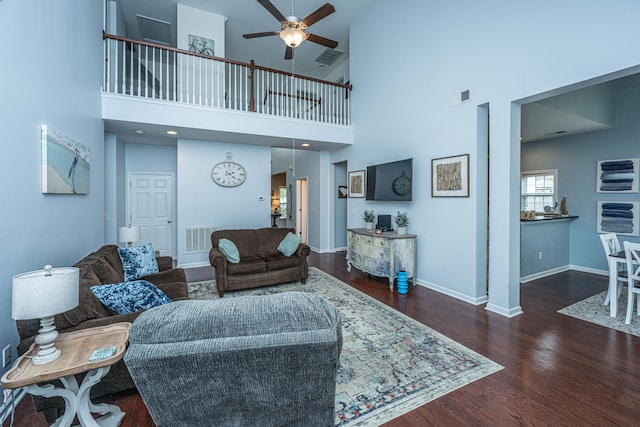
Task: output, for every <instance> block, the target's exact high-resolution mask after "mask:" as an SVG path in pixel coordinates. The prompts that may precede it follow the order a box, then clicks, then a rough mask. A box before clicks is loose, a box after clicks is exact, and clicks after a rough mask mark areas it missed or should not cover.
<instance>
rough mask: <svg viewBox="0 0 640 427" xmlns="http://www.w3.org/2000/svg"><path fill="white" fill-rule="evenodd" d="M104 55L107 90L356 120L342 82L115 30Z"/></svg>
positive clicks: (279, 113)
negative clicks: (158, 42)
mask: <svg viewBox="0 0 640 427" xmlns="http://www.w3.org/2000/svg"><path fill="white" fill-rule="evenodd" d="M149 49H151V52H149ZM104 56H105V67H104V68H103V72H104V79H103V82H104V88H103V90H104V92H107V93H116V94H123V95H129V96H139V97H148V98H153V99H163V100H167V101H169V100H172V101H179V102H185V103H189V104H193V105H202V106H207V107H215V108H228V109H233V110H239V111H252V110H253V111H254V112H256V113H258V114H269V115H276V116H280V117H287V118H296V119H303V120H309V121H317V122H322V123H333V124H338V125H350V124H351V119H350V116H351V104H350V99H349V92H350V89H349V88H348V87H346V86H343V85H336V84H332V83H329V82H322V81H320V80H317V79H312V78H307V77H303V76H299V75H295V76H294V75H291V74H290V73H286V72H280V71H277V70H271V69H267V68H262V67H260V66H257V65H255V64H253V63H251V64H243V63H238V62H236V61H228V60H224V59H214V58H211V57H205V56H202V55H198V54H194V53H193V52H188V51H185V50H180V49H175V48H171V47H166V46H159V45H155V44H152V43H146V42H138V41H135V40H130V39H126V38H124V37H118V36H111V35H106V36H105V43H104ZM149 79H151V80H149Z"/></svg>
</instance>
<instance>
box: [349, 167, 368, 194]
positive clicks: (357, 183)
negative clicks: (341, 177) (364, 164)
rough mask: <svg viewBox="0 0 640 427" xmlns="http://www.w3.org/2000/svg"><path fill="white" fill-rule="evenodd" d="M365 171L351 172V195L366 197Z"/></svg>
mask: <svg viewBox="0 0 640 427" xmlns="http://www.w3.org/2000/svg"><path fill="white" fill-rule="evenodd" d="M364 180H365V171H363V170H362V171H354V172H349V197H364V189H365V186H364V185H365V183H364Z"/></svg>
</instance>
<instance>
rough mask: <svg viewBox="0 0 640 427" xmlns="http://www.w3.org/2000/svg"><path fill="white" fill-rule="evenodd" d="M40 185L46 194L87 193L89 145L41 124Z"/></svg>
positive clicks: (89, 158)
mask: <svg viewBox="0 0 640 427" xmlns="http://www.w3.org/2000/svg"><path fill="white" fill-rule="evenodd" d="M40 143H41V150H42V168H41V169H42V172H41V180H42V183H41V187H42V192H43V193H45V194H88V193H89V175H90V174H89V166H90V161H91V156H90V153H89V148H88V147H87V146H86V145H84V144H82V143H80V142H78V141H75V140H73V139H72V138H70V137H68V136H66V135H65V134H63V133H62V132H60V131H57V130H55V129H52V128H50V127H49V126H47V125H41V126H40Z"/></svg>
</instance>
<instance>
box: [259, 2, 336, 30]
mask: <svg viewBox="0 0 640 427" xmlns="http://www.w3.org/2000/svg"><path fill="white" fill-rule="evenodd" d="M258 1H259V0H258ZM265 1H266V0H265ZM335 11H336V8H335V7H333V5H331V4H329V3H325V4H324V6H320V7H319V8H318V10H316V11H315V12H312V13H311V14H310V15H309V16H307V17H306V18H304V19H303V20H302V22H304V23H305V24H306V25H307V27H310V26H312V25H313V24H315V23H316V22H318V21H319V20H321V19H324V18H326V17H327V16H329V15H331V14H332V13H333V12H335Z"/></svg>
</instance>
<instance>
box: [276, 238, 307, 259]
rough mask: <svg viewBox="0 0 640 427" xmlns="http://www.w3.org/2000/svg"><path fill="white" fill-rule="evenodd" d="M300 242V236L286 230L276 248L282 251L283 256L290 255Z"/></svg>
mask: <svg viewBox="0 0 640 427" xmlns="http://www.w3.org/2000/svg"><path fill="white" fill-rule="evenodd" d="M300 243H302V237H301V236H297V235H295V234H293V233H292V232H288V233H287V235H286V236H284V239H282V241H281V242H280V244H279V245H278V250H279V251H280V252H282V254H283V255H284V256H291V255H293V254H294V253H295V252H296V251H297V250H298V246H300Z"/></svg>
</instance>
